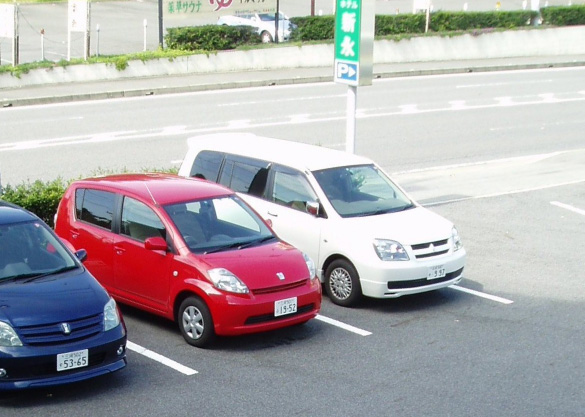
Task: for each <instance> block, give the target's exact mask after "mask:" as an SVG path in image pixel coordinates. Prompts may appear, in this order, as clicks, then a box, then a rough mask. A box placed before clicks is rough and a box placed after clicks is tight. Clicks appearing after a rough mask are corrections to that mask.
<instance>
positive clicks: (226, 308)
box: [55, 174, 321, 347]
mask: <svg viewBox="0 0 585 417" xmlns="http://www.w3.org/2000/svg"><path fill="white" fill-rule="evenodd" d="M55 231H56V232H57V234H58V235H59V236H60V237H61V238H62V239H65V240H66V241H68V242H69V243H70V244H71V245H72V246H73V247H74V248H76V249H81V248H83V249H86V250H87V253H88V257H87V260H86V262H85V266H86V267H87V268H88V269H89V270H90V271H91V273H92V274H93V275H94V276H95V277H96V278H97V279H98V281H100V283H101V284H102V285H103V286H104V287H105V288H106V289H107V290H108V291H109V293H110V294H111V295H112V296H113V297H114V298H115V299H116V300H118V301H119V302H121V303H124V304H128V305H132V306H134V307H137V308H140V309H143V310H146V311H148V312H151V313H154V314H158V315H160V316H164V317H167V318H169V319H171V320H174V321H176V322H177V323H178V325H179V329H180V330H181V333H182V335H183V337H184V338H185V340H186V341H187V342H188V343H190V344H191V345H194V346H198V347H203V346H205V345H208V344H209V343H210V342H212V340H213V339H214V338H215V336H216V335H240V334H245V333H255V332H260V331H266V330H272V329H278V328H282V327H286V326H290V325H295V324H300V323H304V322H306V321H308V320H310V319H312V318H314V317H315V316H316V315H317V313H318V312H319V309H320V307H321V284H320V282H319V279H318V278H317V277H316V271H315V266H314V263H313V261H312V260H311V259H310V258H309V257H308V256H307V255H305V254H304V253H302V252H301V251H299V250H298V249H296V248H294V247H293V246H291V245H289V244H287V243H285V242H283V241H281V240H280V239H279V238H278V237H277V236H275V234H274V233H273V232H272V230H271V228H270V227H269V226H268V225H267V224H266V223H265V222H264V221H263V220H262V219H261V218H260V216H258V215H257V214H256V212H254V211H253V210H252V209H251V208H250V207H249V206H248V205H247V204H246V203H244V202H243V201H242V200H240V198H239V197H238V196H236V195H235V194H234V192H233V191H231V190H230V189H228V188H225V187H223V186H220V185H217V184H215V183H211V182H208V181H204V180H199V179H195V178H181V177H177V176H174V175H166V174H126V175H118V176H110V177H101V178H92V179H86V180H81V181H76V182H74V183H72V184H71V185H70V187H69V188H68V189H67V191H66V192H65V195H64V196H63V199H62V200H61V202H60V204H59V209H58V211H57V216H56V221H55Z"/></svg>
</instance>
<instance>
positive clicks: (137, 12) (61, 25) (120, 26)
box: [0, 0, 585, 64]
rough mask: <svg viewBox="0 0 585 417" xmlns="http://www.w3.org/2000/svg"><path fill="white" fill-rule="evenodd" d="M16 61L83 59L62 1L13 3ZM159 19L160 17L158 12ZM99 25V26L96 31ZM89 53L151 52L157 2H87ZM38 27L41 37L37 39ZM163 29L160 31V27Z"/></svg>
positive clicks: (319, 0) (471, 6) (386, 7)
mask: <svg viewBox="0 0 585 417" xmlns="http://www.w3.org/2000/svg"><path fill="white" fill-rule="evenodd" d="M530 3H531V2H530V1H526V0H500V1H496V0H473V1H466V0H433V1H432V7H433V10H449V11H458V10H463V8H464V7H465V6H466V7H467V10H469V11H487V10H494V9H495V8H496V7H497V5H498V4H499V9H500V10H522V9H523V8H525V7H528V8H529V7H530ZM539 4H540V6H545V5H548V6H558V5H567V4H575V5H577V4H585V0H570V1H569V0H546V2H545V1H540V2H539ZM310 5H311V2H310V0H302V1H300V0H280V9H281V10H282V11H283V12H284V13H286V14H287V15H288V16H308V15H310V13H311V7H310ZM412 8H413V0H376V1H375V13H376V14H396V13H411V12H412ZM333 10H334V1H333V0H315V12H316V14H324V15H328V14H333ZM19 12H20V14H19V36H20V58H19V59H20V63H26V62H33V61H40V60H42V58H43V57H44V59H46V60H49V61H60V60H66V59H67V57H68V55H70V56H71V57H72V58H83V56H84V53H83V50H84V49H83V48H84V40H83V33H76V32H73V33H72V35H71V47H70V49H69V48H68V38H67V3H66V2H64V3H54V4H53V3H49V4H46V3H41V4H21V5H19ZM163 17H164V16H163ZM215 20H216V18H215V17H213V16H209V15H199V16H196V17H194V18H190V19H189V18H185V19H170V18H168V19H167V18H165V22H164V27H165V28H167V27H175V26H190V25H202V24H214V23H215ZM98 27H99V30H98ZM90 29H91V30H90V54H91V55H120V54H128V53H134V52H141V51H143V50H144V49H145V46H146V50H150V51H152V50H156V49H157V48H158V45H159V37H158V36H159V35H158V33H159V29H158V3H157V1H155V0H137V1H103V2H99V1H98V2H92V3H91V19H90ZM41 30H44V36H42V37H41ZM163 32H164V31H163ZM0 51H1V57H0V63H2V64H9V63H11V62H12V59H11V57H12V46H11V43H10V40H9V39H7V38H0Z"/></svg>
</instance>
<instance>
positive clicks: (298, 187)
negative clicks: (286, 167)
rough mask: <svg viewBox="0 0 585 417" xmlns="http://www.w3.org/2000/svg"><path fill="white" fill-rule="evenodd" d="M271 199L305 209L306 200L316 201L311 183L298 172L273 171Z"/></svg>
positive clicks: (297, 208) (301, 209) (288, 205)
mask: <svg viewBox="0 0 585 417" xmlns="http://www.w3.org/2000/svg"><path fill="white" fill-rule="evenodd" d="M272 201H274V202H275V203H278V204H281V205H283V206H287V207H291V208H294V209H296V210H300V211H305V210H306V206H307V202H309V201H317V195H316V194H315V192H314V191H313V189H312V188H311V185H310V184H309V182H308V181H307V179H306V178H305V177H303V175H302V174H300V173H294V172H282V171H275V173H274V188H273V192H272Z"/></svg>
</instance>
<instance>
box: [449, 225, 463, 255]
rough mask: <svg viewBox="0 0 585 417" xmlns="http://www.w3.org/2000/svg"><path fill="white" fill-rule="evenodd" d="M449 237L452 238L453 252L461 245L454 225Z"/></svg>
mask: <svg viewBox="0 0 585 417" xmlns="http://www.w3.org/2000/svg"><path fill="white" fill-rule="evenodd" d="M451 238H452V239H453V252H456V251H458V250H459V249H461V248H462V247H463V243H461V238H460V237H459V233H458V232H457V229H456V228H455V226H453V229H451Z"/></svg>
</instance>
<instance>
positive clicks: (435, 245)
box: [411, 239, 451, 259]
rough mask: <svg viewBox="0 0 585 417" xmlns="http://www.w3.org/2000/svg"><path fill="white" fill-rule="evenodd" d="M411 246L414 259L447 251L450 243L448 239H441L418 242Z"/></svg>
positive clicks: (438, 254) (442, 253)
mask: <svg viewBox="0 0 585 417" xmlns="http://www.w3.org/2000/svg"><path fill="white" fill-rule="evenodd" d="M411 248H412V251H413V252H414V255H415V257H416V259H425V258H431V257H433V256H440V255H444V254H446V253H448V252H449V249H450V248H451V245H450V244H449V239H443V240H437V241H435V242H428V243H419V244H417V245H412V246H411Z"/></svg>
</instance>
